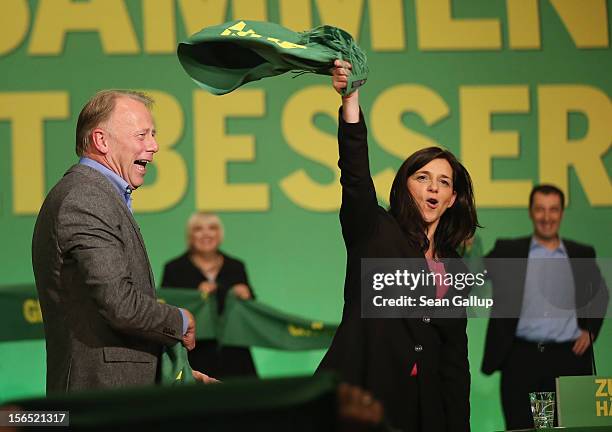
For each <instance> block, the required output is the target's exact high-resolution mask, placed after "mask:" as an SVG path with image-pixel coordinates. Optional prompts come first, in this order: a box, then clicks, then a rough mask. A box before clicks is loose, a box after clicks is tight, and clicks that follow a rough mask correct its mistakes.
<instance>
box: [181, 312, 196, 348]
mask: <svg viewBox="0 0 612 432" xmlns="http://www.w3.org/2000/svg"><path fill="white" fill-rule="evenodd" d="M182 310H183V312H184V313H185V316H186V317H187V332H186V333H185V334H184V335H183V345H184V346H185V348H187V349H188V350H189V351H191V350H192V349H194V348H195V344H196V343H195V337H196V334H195V319H194V318H193V315H191V312H189V311H188V310H187V309H182Z"/></svg>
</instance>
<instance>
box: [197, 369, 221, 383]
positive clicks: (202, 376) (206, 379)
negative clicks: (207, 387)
mask: <svg viewBox="0 0 612 432" xmlns="http://www.w3.org/2000/svg"><path fill="white" fill-rule="evenodd" d="M191 375H193V377H194V378H195V380H196V381H199V382H201V383H204V384H215V383H220V382H221V381H219V380H218V379H216V378H213V377H209V376H208V375H206V374H205V373H202V372H200V371H197V370H192V371H191Z"/></svg>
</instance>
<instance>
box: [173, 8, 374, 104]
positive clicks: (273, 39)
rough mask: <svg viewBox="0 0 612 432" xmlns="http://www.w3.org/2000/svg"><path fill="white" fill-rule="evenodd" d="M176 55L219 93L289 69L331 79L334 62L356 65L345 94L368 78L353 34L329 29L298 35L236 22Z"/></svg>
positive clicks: (193, 40)
mask: <svg viewBox="0 0 612 432" xmlns="http://www.w3.org/2000/svg"><path fill="white" fill-rule="evenodd" d="M177 55H178V58H179V61H180V63H181V65H182V66H183V68H184V69H185V72H187V74H188V75H189V76H190V77H191V78H193V80H194V81H195V82H196V83H197V84H198V85H199V86H200V87H202V88H203V89H205V90H207V91H209V92H210V93H212V94H215V95H223V94H226V93H229V92H231V91H232V90H235V89H236V88H238V87H240V86H241V85H243V84H246V83H248V82H251V81H256V80H259V79H262V78H265V77H271V76H275V75H280V74H283V73H285V72H289V71H296V72H312V73H316V74H322V75H331V73H330V70H331V68H332V67H333V63H334V60H336V59H341V60H346V61H348V62H350V63H351V64H352V66H353V68H352V73H351V76H350V77H349V82H348V85H347V88H346V90H345V91H344V94H350V93H352V92H353V91H355V90H356V89H357V88H359V87H360V86H362V85H363V84H364V83H365V82H366V80H367V76H368V66H367V58H366V55H365V53H364V52H363V51H362V50H361V49H360V48H359V46H357V44H356V43H355V41H354V40H353V38H352V37H351V35H350V34H349V33H347V32H346V31H344V30H342V29H339V28H337V27H332V26H328V25H325V26H319V27H316V28H314V29H312V30H309V31H305V32H301V33H296V32H294V31H291V30H289V29H288V28H285V27H283V26H280V25H278V24H276V23H271V22H265V21H247V20H235V21H230V22H226V23H224V24H221V25H218V26H213V27H206V28H204V29H202V30H200V31H199V32H198V33H196V34H194V35H192V36H191V37H190V38H189V39H187V40H186V41H184V42H181V43H179V45H178V48H177Z"/></svg>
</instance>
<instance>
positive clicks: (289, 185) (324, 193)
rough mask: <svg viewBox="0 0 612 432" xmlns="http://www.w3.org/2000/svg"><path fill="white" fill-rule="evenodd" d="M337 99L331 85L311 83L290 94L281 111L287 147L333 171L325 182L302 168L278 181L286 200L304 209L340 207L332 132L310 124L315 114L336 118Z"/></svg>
mask: <svg viewBox="0 0 612 432" xmlns="http://www.w3.org/2000/svg"><path fill="white" fill-rule="evenodd" d="M337 98H338V95H337V94H336V93H335V92H334V91H333V89H331V87H327V86H312V87H308V88H306V89H304V90H300V91H297V92H295V93H294V94H293V95H291V97H290V98H289V100H288V101H287V103H286V104H285V108H284V110H283V116H282V120H281V127H282V131H283V136H284V137H285V141H287V144H288V145H289V147H291V148H292V149H293V150H295V152H296V153H298V154H300V155H302V156H304V157H306V158H308V159H310V160H313V161H316V162H318V163H320V164H321V165H323V166H325V167H326V168H328V169H329V170H330V171H332V173H333V179H332V181H331V182H329V183H328V184H321V183H318V182H316V181H314V180H313V179H312V178H311V177H310V176H309V175H308V174H307V173H306V171H305V170H304V169H299V170H297V171H296V172H294V173H292V174H291V175H289V176H287V177H285V178H284V179H282V180H281V182H280V187H281V189H282V190H283V192H284V193H285V194H286V195H287V196H288V197H289V199H290V200H291V201H293V202H294V203H296V204H297V205H299V206H300V207H302V208H305V209H307V210H312V211H333V210H337V209H338V208H339V207H340V169H339V168H338V166H337V164H338V144H337V140H336V137H335V136H334V135H329V134H326V133H324V132H321V131H320V130H318V129H317V128H316V127H315V126H314V124H313V119H314V116H315V115H317V114H327V115H329V116H330V117H331V118H334V119H335V118H336V116H337V109H336V108H335V107H336V102H337Z"/></svg>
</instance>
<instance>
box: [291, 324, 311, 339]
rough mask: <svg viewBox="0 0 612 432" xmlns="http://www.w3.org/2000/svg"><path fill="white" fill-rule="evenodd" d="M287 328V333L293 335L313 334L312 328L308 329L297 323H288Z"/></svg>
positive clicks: (305, 335) (308, 335)
mask: <svg viewBox="0 0 612 432" xmlns="http://www.w3.org/2000/svg"><path fill="white" fill-rule="evenodd" d="M287 330H288V331H289V334H290V335H291V336H293V337H311V336H313V332H312V330H309V329H307V328H304V327H300V326H297V325H293V324H289V325H288V326H287Z"/></svg>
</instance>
